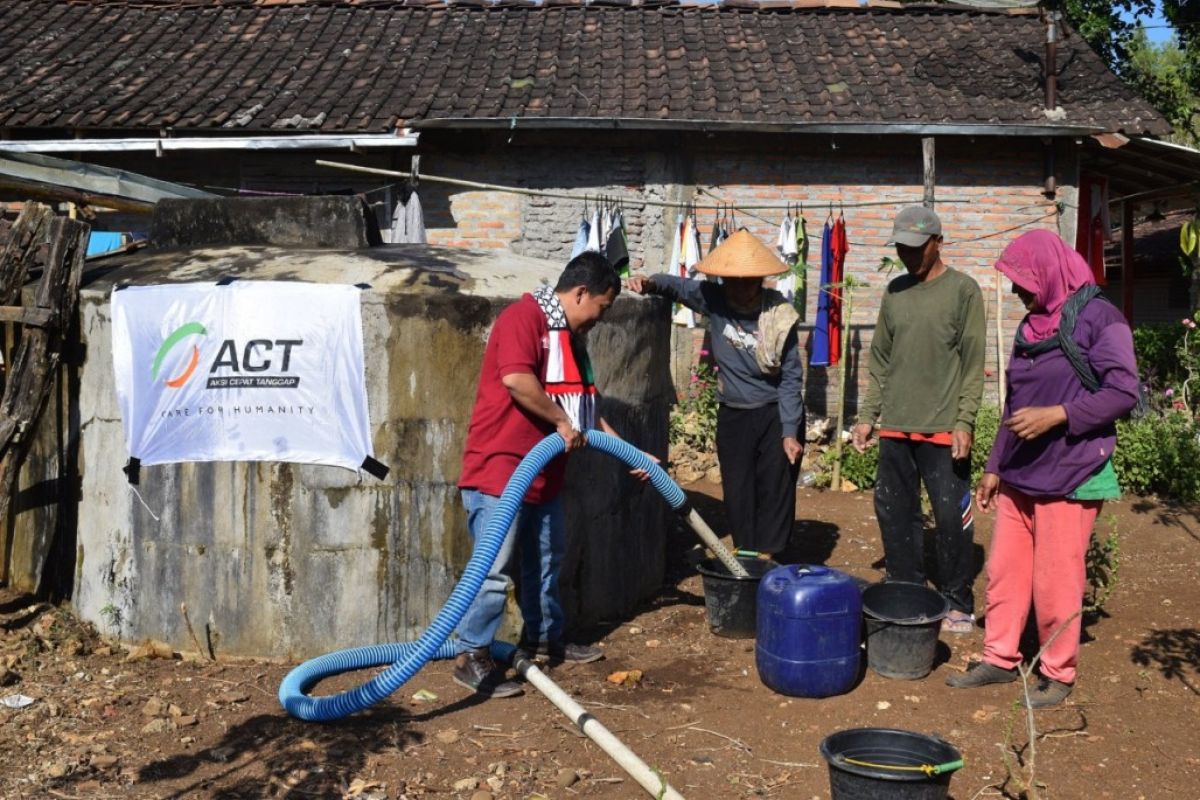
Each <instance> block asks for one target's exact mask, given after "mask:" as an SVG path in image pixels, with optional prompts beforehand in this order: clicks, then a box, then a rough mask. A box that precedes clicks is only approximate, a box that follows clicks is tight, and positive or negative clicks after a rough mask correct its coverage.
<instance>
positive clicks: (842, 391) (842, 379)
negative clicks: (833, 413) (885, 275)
mask: <svg viewBox="0 0 1200 800" xmlns="http://www.w3.org/2000/svg"><path fill="white" fill-rule="evenodd" d="M854 286H855V283H854V281H853V280H852V279H847V280H846V281H843V282H842V284H841V287H842V291H843V292H845V298H844V299H845V303H844V305H843V307H842V322H841V325H840V326H839V327H840V328H841V333H842V364H841V366H840V367H839V368H838V399H837V426H836V427H834V429H833V478H832V479H831V480H830V481H829V488H830V489H832V490H833V491H835V492H837V491H841V488H842V426H843V425H844V424H845V422H846V368H847V367H848V366H849V365H850V348H849V347H848V344H849V342H848V341H847V340H848V337H849V333H850V315H851V314H853V313H854Z"/></svg>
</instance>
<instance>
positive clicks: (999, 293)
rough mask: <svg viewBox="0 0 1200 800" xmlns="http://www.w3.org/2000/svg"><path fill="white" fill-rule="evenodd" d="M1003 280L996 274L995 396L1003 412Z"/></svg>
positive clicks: (1006, 383) (1005, 383) (1005, 382)
mask: <svg viewBox="0 0 1200 800" xmlns="http://www.w3.org/2000/svg"><path fill="white" fill-rule="evenodd" d="M1004 355H1005V351H1004V281H1003V280H1001V278H1000V275H999V274H997V275H996V377H997V379H998V380H999V383H998V384H996V397H998V398H999V399H1000V413H1001V414H1003V413H1004V392H1005V391H1006V390H1007V388H1008V382H1007V381H1006V380H1005V379H1004V372H1005V369H1006V366H1005V363H1004Z"/></svg>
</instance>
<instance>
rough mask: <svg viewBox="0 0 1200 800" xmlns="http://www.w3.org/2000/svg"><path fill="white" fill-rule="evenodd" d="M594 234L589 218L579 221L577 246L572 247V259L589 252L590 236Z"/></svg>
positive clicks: (576, 236)
mask: <svg viewBox="0 0 1200 800" xmlns="http://www.w3.org/2000/svg"><path fill="white" fill-rule="evenodd" d="M591 232H592V224H591V223H590V222H588V221H587V217H586V216H584V217H581V218H580V220H579V230H578V231H576V233H575V244H574V246H572V247H571V258H574V257H575V256H577V255H579V254H580V253H583V252H586V251H587V246H588V236H589V234H591Z"/></svg>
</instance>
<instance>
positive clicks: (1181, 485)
mask: <svg viewBox="0 0 1200 800" xmlns="http://www.w3.org/2000/svg"><path fill="white" fill-rule="evenodd" d="M1113 468H1114V469H1115V470H1116V472H1117V479H1118V480H1119V481H1120V482H1121V488H1122V489H1123V490H1125V491H1127V492H1133V493H1134V494H1157V495H1159V496H1160V497H1163V498H1167V499H1171V500H1179V501H1182V502H1185V503H1192V502H1196V501H1198V500H1200V425H1197V424H1196V422H1195V421H1194V420H1192V419H1191V418H1190V417H1189V416H1188V415H1187V414H1183V413H1178V412H1174V413H1170V414H1167V415H1165V416H1160V415H1158V414H1149V415H1147V416H1145V417H1143V418H1142V419H1139V420H1119V421H1118V422H1117V450H1116V452H1115V453H1113Z"/></svg>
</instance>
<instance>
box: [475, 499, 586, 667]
mask: <svg viewBox="0 0 1200 800" xmlns="http://www.w3.org/2000/svg"><path fill="white" fill-rule="evenodd" d="M462 501H463V506H464V507H465V508H466V509H467V529H468V530H469V531H470V533H471V539H472V540H473V541H474V542H475V543H476V544H478V543H479V540H480V538H481V537H482V536H483V534H484V532H485V531H486V530H487V529H488V525H489V523H490V522H491V519H492V516H493V514H494V513H495V510H496V505H497V504H498V503H499V502H500V498H499V497H496V496H494V495H490V494H483V493H481V492H477V491H475V490H474V489H463V490H462ZM566 544H567V529H566V522H565V521H564V519H563V510H562V501H561V500H559V499H558V498H555V499H553V500H551V501H550V502H548V503H542V504H540V505H533V504H531V503H522V504H521V506H520V508H519V509H518V510H517V516H516V518H515V519H514V520H513V522H512V525H510V526H509V528H508V535H507V536H506V537H505V538H504V544H503V545H502V546H501V547H500V552H499V553H497V555H496V561H495V563H494V564H492V568H491V571H490V572H489V573H488V576H487V578H486V579H485V580H484V582H483V588H482V589H480V591H479V594H478V595H476V597H475V600H474V602H472V603H471V607H470V608H468V609H467V614H466V616H464V617H463V619H462V622H460V623H459V625H458V651H459V652H460V653H461V652H464V651H466V650H475V649H479V648H482V647H488V646H490V645H491V643H492V640H494V639H495V638H496V631H497V630H498V629H499V628H500V622H501V620H502V619H503V618H504V600H505V598H506V596H507V594H508V584H509V583H510V579H509V577H508V575H507V574H506V573H508V572H509V569H510V567H512V566H519V567H520V570H521V572H520V575H521V585H520V589H521V594H520V597H519V598H518V602H519V604H520V606H521V616H522V618H523V619H524V620H525V632H524V636H523V638H524V639H526V640H527V641H531V642H557V641H560V640H561V639H562V632H563V610H562V603H561V602H560V601H559V596H558V577H559V574H560V573H561V572H562V560H563V553H564V552H565V551H566ZM514 551H515V553H516V555H517V556H518V559H514V557H513V556H514ZM518 560H519V563H518V564H514V562H515V561H518Z"/></svg>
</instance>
